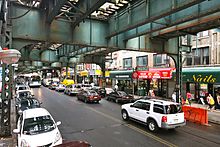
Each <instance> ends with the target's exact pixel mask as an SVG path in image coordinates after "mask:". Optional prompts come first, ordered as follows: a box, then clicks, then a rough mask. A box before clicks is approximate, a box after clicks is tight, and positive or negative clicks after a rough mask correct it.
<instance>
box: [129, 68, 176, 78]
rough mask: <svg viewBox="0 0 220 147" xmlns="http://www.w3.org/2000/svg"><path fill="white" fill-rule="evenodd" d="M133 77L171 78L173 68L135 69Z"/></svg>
mask: <svg viewBox="0 0 220 147" xmlns="http://www.w3.org/2000/svg"><path fill="white" fill-rule="evenodd" d="M132 78H133V79H171V78H172V70H161V71H160V70H155V69H154V70H152V71H151V70H149V71H135V72H133V74H132Z"/></svg>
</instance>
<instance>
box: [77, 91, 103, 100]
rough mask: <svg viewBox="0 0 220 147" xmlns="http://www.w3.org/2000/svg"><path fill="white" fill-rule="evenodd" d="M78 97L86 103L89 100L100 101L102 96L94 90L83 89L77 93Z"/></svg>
mask: <svg viewBox="0 0 220 147" xmlns="http://www.w3.org/2000/svg"><path fill="white" fill-rule="evenodd" d="M77 99H78V100H82V101H84V102H85V103H88V102H97V103H99V101H100V100H101V96H100V95H99V94H98V93H97V92H95V91H94V90H82V91H81V92H80V93H78V94H77Z"/></svg>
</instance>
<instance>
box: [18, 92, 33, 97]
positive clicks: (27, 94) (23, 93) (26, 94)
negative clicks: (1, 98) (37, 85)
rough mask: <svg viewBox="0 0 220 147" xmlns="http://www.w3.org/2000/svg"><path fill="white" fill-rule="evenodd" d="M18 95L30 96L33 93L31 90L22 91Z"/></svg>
mask: <svg viewBox="0 0 220 147" xmlns="http://www.w3.org/2000/svg"><path fill="white" fill-rule="evenodd" d="M18 95H19V97H28V96H30V95H31V93H30V92H21V93H19V94H18Z"/></svg>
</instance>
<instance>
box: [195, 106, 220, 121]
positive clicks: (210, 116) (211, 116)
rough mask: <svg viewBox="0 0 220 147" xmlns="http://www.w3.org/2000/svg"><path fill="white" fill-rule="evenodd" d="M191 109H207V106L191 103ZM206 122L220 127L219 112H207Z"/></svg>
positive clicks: (217, 110)
mask: <svg viewBox="0 0 220 147" xmlns="http://www.w3.org/2000/svg"><path fill="white" fill-rule="evenodd" d="M191 106H192V107H197V108H203V109H207V107H208V105H202V104H196V103H192V105H191ZM208 121H209V122H212V123H216V124H219V125H220V110H219V109H216V110H208Z"/></svg>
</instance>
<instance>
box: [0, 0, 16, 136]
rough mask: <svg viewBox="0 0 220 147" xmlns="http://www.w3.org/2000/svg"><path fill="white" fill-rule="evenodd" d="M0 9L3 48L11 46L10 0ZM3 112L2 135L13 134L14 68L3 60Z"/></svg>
mask: <svg viewBox="0 0 220 147" xmlns="http://www.w3.org/2000/svg"><path fill="white" fill-rule="evenodd" d="M0 2H1V11H0V28H1V32H0V39H1V40H0V43H1V47H2V48H11V40H12V39H11V38H12V37H11V28H10V26H8V22H7V14H8V8H7V7H8V0H1V1H0ZM1 65H2V94H1V99H2V112H1V117H0V118H1V127H0V136H3V137H8V136H11V119H10V117H11V116H10V113H11V98H12V93H13V92H12V91H13V82H12V80H13V73H12V72H13V69H12V65H11V64H5V63H3V62H2V64H1Z"/></svg>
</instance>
